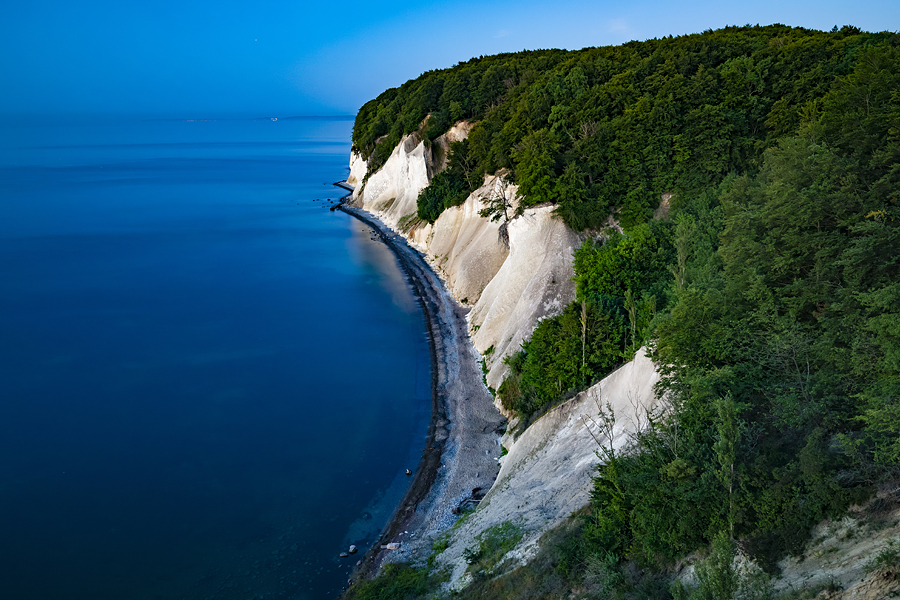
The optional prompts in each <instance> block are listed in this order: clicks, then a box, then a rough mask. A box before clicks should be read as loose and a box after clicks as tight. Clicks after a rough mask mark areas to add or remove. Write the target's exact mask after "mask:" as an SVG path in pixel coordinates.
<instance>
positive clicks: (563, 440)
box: [436, 350, 659, 587]
mask: <svg viewBox="0 0 900 600" xmlns="http://www.w3.org/2000/svg"><path fill="white" fill-rule="evenodd" d="M658 380H659V375H658V373H657V372H656V369H655V367H654V365H653V362H652V361H651V360H650V359H649V358H647V357H646V356H645V355H644V352H643V350H640V351H638V353H637V355H636V356H635V358H634V360H632V361H631V362H630V363H628V364H626V365H625V366H623V367H621V368H620V369H618V370H616V371H614V372H613V373H611V374H610V375H608V376H607V377H605V378H604V379H603V380H602V381H600V383H597V384H595V385H594V386H592V387H590V388H588V389H587V390H585V391H584V392H581V393H580V394H578V395H577V396H576V397H574V398H572V399H571V400H569V401H567V402H564V403H563V404H560V405H559V406H557V407H555V408H554V409H553V410H551V411H550V412H548V413H547V414H545V415H544V416H542V417H541V418H540V419H538V420H537V421H535V422H534V423H533V424H532V425H531V426H530V427H529V428H528V429H526V430H525V432H524V433H522V435H521V436H519V438H518V439H517V440H516V441H515V442H514V443H512V440H511V439H504V443H505V444H508V445H509V446H510V450H509V454H507V455H506V456H504V457H503V458H501V468H500V474H499V475H498V476H497V480H496V481H495V482H494V485H493V486H492V487H491V490H490V492H488V494H487V496H485V498H484V500H482V502H481V504H480V505H479V506H478V510H477V511H475V512H474V513H472V514H471V515H470V516H469V517H467V518H466V519H465V521H463V523H462V524H461V525H459V526H457V527H456V528H455V529H454V530H453V531H452V532H451V534H450V535H448V540H447V541H448V544H447V548H446V550H444V551H443V552H441V553H440V554H439V555H438V556H437V558H436V565H437V568H438V570H440V569H447V570H448V571H450V572H451V577H450V583H449V585H450V586H451V587H462V586H464V585H465V584H466V583H467V579H468V578H469V577H470V575H469V574H467V573H466V569H467V567H468V564H467V563H466V560H465V554H464V552H465V550H466V549H469V548H472V547H474V546H477V544H478V541H479V536H481V535H482V533H483V532H484V531H486V530H488V529H489V528H492V527H497V526H502V525H503V524H504V523H510V524H512V525H513V526H515V527H517V528H518V529H519V530H520V531H522V532H523V536H522V539H521V540H520V541H519V543H518V544H517V545H516V547H515V548H513V549H512V550H511V551H510V552H509V553H507V555H506V556H505V557H503V559H501V563H500V564H502V565H503V567H502V568H503V570H508V569H511V568H513V567H514V566H517V565H518V564H524V563H525V562H527V561H528V560H529V559H530V558H531V557H532V556H533V554H534V552H535V551H536V549H537V544H538V539H539V538H540V536H541V535H542V534H543V533H544V532H545V531H547V530H548V529H550V528H552V527H555V526H557V525H559V524H560V523H561V522H562V521H563V520H564V519H565V518H566V517H568V516H569V515H571V514H572V513H573V512H575V511H576V510H578V509H580V508H581V507H583V506H584V505H585V504H587V503H588V500H589V493H590V489H591V484H592V480H591V477H592V476H593V474H594V467H596V465H597V463H598V462H599V458H598V456H597V450H598V443H603V444H604V445H606V446H608V445H609V444H610V442H611V443H612V445H613V447H614V448H615V449H616V450H622V449H623V448H624V447H625V446H626V445H627V444H628V441H629V438H630V434H631V433H633V432H635V431H636V430H637V429H639V428H640V427H642V426H645V425H646V424H647V419H646V414H647V410H653V409H654V408H655V407H656V405H657V403H658V401H657V399H656V396H655V394H654V392H653V386H654V385H655V384H656V382H657V381H658ZM607 404H609V405H610V406H611V407H612V409H613V411H614V412H615V415H616V422H615V426H614V428H613V435H612V440H609V439H608V438H606V437H605V436H604V433H603V432H602V431H601V430H600V428H599V426H598V423H597V415H598V413H599V408H600V406H604V407H605V406H606V405H607Z"/></svg>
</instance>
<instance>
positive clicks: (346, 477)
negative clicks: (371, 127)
mask: <svg viewBox="0 0 900 600" xmlns="http://www.w3.org/2000/svg"><path fill="white" fill-rule="evenodd" d="M351 125H352V124H351V122H349V121H321V120H318V121H316V120H293V121H286V120H279V121H277V122H272V121H253V120H243V121H240V120H233V121H212V122H186V121H140V120H131V121H129V120H118V121H106V122H101V121H94V122H90V121H64V120H58V121H53V122H39V123H34V122H31V123H22V122H8V121H4V122H2V123H0V382H2V383H0V597H4V598H17V599H18V598H23V599H25V598H41V599H57V598H59V599H63V598H65V599H76V598H91V599H98V598H136V599H137V598H140V599H143V598H213V597H214V598H253V597H266V598H328V597H333V596H334V595H335V594H337V593H338V591H339V590H340V589H341V587H342V586H343V585H344V583H345V582H346V574H347V572H348V570H349V567H350V565H351V561H350V560H348V559H343V560H341V559H339V558H338V553H339V552H341V551H342V550H344V549H345V548H346V547H347V545H349V544H350V543H355V544H357V545H359V546H360V547H363V548H365V547H366V546H367V545H369V544H371V543H373V542H374V541H375V538H376V536H377V534H378V532H379V531H380V529H381V527H382V526H383V525H384V523H385V521H386V519H387V518H388V516H389V514H390V512H391V511H392V509H393V508H394V506H395V504H396V503H397V502H398V501H399V498H400V496H401V495H402V493H403V492H404V491H405V486H406V485H407V482H408V479H407V478H406V477H405V475H403V470H404V469H405V468H406V467H410V468H414V467H415V465H416V464H417V462H418V458H419V455H420V451H421V449H422V447H423V443H424V439H425V431H426V425H427V420H428V410H429V406H430V400H429V394H430V389H429V382H430V378H429V362H428V361H429V354H428V347H427V340H426V338H425V328H424V323H423V318H422V315H421V311H420V310H419V308H418V305H417V304H416V301H415V299H414V297H413V296H412V292H411V289H410V287H409V286H408V284H407V282H406V281H405V279H404V277H403V275H402V274H401V272H400V271H399V269H398V267H397V265H396V262H395V260H394V258H393V256H392V255H391V254H390V253H389V251H388V250H387V249H386V248H385V247H384V246H383V245H382V244H380V243H379V242H374V241H372V240H371V239H370V234H369V232H368V229H367V228H365V227H364V226H363V225H362V224H360V223H359V222H358V221H355V220H353V219H351V218H350V217H349V216H347V215H345V214H343V213H341V212H330V211H328V210H327V209H326V208H325V206H324V204H325V203H324V202H322V201H316V199H322V200H324V199H326V198H337V197H338V196H339V195H340V191H339V190H337V189H336V188H334V187H332V186H331V185H330V183H331V182H333V181H337V180H339V179H342V178H344V176H345V175H346V173H347V168H346V163H347V159H348V153H349V139H350V128H351ZM359 557H360V556H359V555H357V556H356V557H354V558H353V561H352V562H355V560H356V559H357V558H359Z"/></svg>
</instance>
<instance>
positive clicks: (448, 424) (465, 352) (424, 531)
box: [335, 182, 506, 581]
mask: <svg viewBox="0 0 900 600" xmlns="http://www.w3.org/2000/svg"><path fill="white" fill-rule="evenodd" d="M339 183H340V184H342V185H338V184H335V185H338V187H341V188H343V189H349V188H350V186H348V185H347V184H346V182H339ZM335 208H336V209H338V210H341V211H343V212H345V213H347V214H349V215H351V216H353V217H355V218H356V219H358V220H360V221H362V222H363V223H365V224H366V225H368V226H369V227H371V228H372V229H373V230H374V231H375V232H376V234H377V235H378V236H379V238H380V239H381V241H382V242H384V243H385V245H387V246H388V248H390V249H391V251H392V252H393V253H394V255H395V256H396V257H397V260H398V262H399V264H400V267H401V269H402V270H403V271H404V273H405V274H406V276H407V278H408V280H409V282H410V283H411V285H412V286H413V288H414V290H415V294H416V297H417V298H418V300H419V305H420V306H421V307H422V312H423V314H424V317H425V323H426V329H427V334H428V344H429V348H430V351H431V395H432V399H431V419H430V422H429V426H428V435H427V437H426V445H425V448H424V449H423V451H422V458H421V460H420V461H419V464H418V465H417V466H416V470H415V472H414V473H413V475H412V480H411V481H410V485H409V488H408V489H407V491H406V493H405V494H404V496H403V499H402V500H401V501H400V503H399V504H398V506H397V508H396V509H395V510H394V512H393V515H392V516H391V518H390V519H389V520H388V522H387V523H386V524H385V527H384V529H382V532H381V534H380V535H379V538H378V541H377V542H376V543H375V544H374V545H373V546H372V548H370V549H369V550H368V551H367V552H366V553H365V555H364V556H363V558H362V559H361V565H359V566H357V567H354V569H353V572H352V575H351V581H356V580H358V579H360V578H364V579H370V578H372V577H374V576H375V575H376V574H377V573H378V571H379V569H380V567H381V565H382V564H383V563H385V562H388V561H390V562H413V563H415V562H419V561H422V560H424V559H425V558H427V556H428V555H429V554H430V553H431V543H432V541H433V540H434V538H436V537H437V536H438V535H439V534H440V533H442V532H443V531H445V530H446V529H448V528H449V527H450V526H451V525H452V524H453V523H454V522H455V521H456V518H457V516H458V514H459V513H460V509H461V508H463V507H466V506H471V505H473V504H475V505H477V503H478V502H479V501H480V499H481V498H482V497H483V496H484V494H485V493H487V490H488V489H490V487H491V485H492V484H493V482H494V480H495V479H496V476H497V474H498V472H499V465H498V463H497V459H498V458H499V457H500V446H499V436H500V433H502V431H503V429H504V428H505V424H506V421H505V419H504V418H503V417H502V416H501V415H500V413H499V411H497V409H496V408H495V407H494V404H493V397H492V396H491V395H490V392H488V390H487V388H486V387H485V386H484V384H483V382H482V374H481V363H480V360H479V359H480V355H478V354H477V352H475V349H474V347H473V345H472V343H471V341H470V340H469V337H468V323H467V322H466V319H465V315H466V312H467V311H465V310H464V309H463V308H462V307H461V306H460V305H459V304H458V303H457V302H456V301H455V299H453V297H452V295H451V294H450V292H449V291H448V290H447V289H446V288H445V287H444V285H443V282H442V281H441V280H440V278H439V277H438V276H437V274H435V273H434V271H433V270H432V269H431V267H430V266H429V265H428V263H427V262H426V261H425V259H424V257H423V256H422V255H421V253H419V252H418V251H417V250H415V249H414V248H412V247H411V246H410V245H409V244H408V243H407V240H406V238H404V237H403V236H402V235H400V234H398V233H395V232H394V231H392V230H390V229H389V228H388V227H387V226H386V225H385V224H384V223H382V222H381V221H380V220H378V219H377V217H375V216H374V215H372V214H370V213H368V212H366V211H364V210H363V209H360V208H358V207H355V206H352V204H350V201H349V196H346V197H344V198H342V199H341V201H340V203H339V204H338V205H337V206H336V207H335ZM389 543H399V544H400V548H399V549H397V550H387V549H385V548H383V546H385V545H387V544H389Z"/></svg>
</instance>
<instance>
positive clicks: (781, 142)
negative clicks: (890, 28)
mask: <svg viewBox="0 0 900 600" xmlns="http://www.w3.org/2000/svg"><path fill="white" fill-rule="evenodd" d="M429 114H430V115H431V116H430V118H429V119H428V120H427V121H426V127H425V128H421V127H420V124H421V123H422V122H423V120H424V119H425V117H426V115H429ZM458 119H470V120H473V121H476V124H475V127H474V128H473V129H472V132H471V135H470V136H469V139H468V142H467V143H466V144H464V145H460V146H457V147H455V148H454V154H457V157H456V159H455V163H454V165H455V166H454V167H453V168H452V169H449V170H448V171H450V172H449V174H448V175H446V176H445V179H447V181H446V182H445V185H447V186H448V188H449V187H451V186H455V187H453V190H454V191H453V194H455V195H454V196H453V197H452V198H451V197H450V195H449V194H448V195H444V196H440V195H433V197H432V198H431V200H430V204H429V207H430V208H429V211H430V212H428V213H427V215H426V216H428V217H431V220H433V218H436V214H434V213H435V212H437V213H438V214H439V210H437V207H440V206H442V202H443V201H442V200H441V199H442V198H443V199H448V198H449V200H448V201H447V202H445V204H446V205H448V206H449V205H452V204H453V203H454V202H457V201H458V197H459V195H461V194H463V192H464V191H465V190H468V189H473V187H474V186H475V183H476V182H477V181H479V178H480V177H481V176H483V175H484V174H485V173H494V172H496V171H497V170H499V169H508V172H509V177H511V178H512V179H513V180H514V181H516V182H517V183H518V184H519V186H520V187H519V190H520V193H521V194H522V195H523V200H522V204H523V205H524V206H528V205H533V204H537V203H543V202H552V203H554V204H555V205H556V207H557V208H556V213H557V215H558V216H559V218H561V219H563V220H564V221H565V222H566V223H567V224H568V225H569V226H571V227H572V228H574V229H576V230H589V233H592V234H593V235H589V236H588V237H590V239H591V240H592V241H588V242H586V243H585V244H584V245H583V246H582V247H581V248H580V249H578V250H577V251H576V253H575V256H574V266H575V272H576V284H577V298H576V300H575V301H574V302H573V303H572V304H571V305H569V306H568V307H567V308H566V309H565V310H564V311H563V313H562V314H560V315H559V316H557V317H555V318H552V319H546V320H544V321H542V323H541V325H540V326H539V327H538V328H537V329H536V330H535V332H534V333H533V335H532V337H531V339H530V340H529V341H527V342H526V343H525V344H523V348H522V350H521V352H519V353H517V354H515V355H513V356H511V357H508V358H507V361H508V364H509V366H510V371H511V374H510V377H509V378H508V379H507V380H506V381H505V382H504V383H503V385H502V386H501V387H500V389H499V390H497V393H498V394H499V396H500V398H501V400H502V402H503V404H504V405H505V406H506V407H507V408H509V409H511V410H514V411H516V412H517V413H518V414H519V415H521V416H522V422H524V423H527V422H528V421H529V420H530V419H531V418H533V417H534V416H535V415H539V414H541V413H542V412H543V411H545V410H546V409H547V408H548V407H550V406H553V405H554V404H556V403H558V402H560V401H561V400H563V399H565V398H567V397H571V395H572V394H574V393H575V392H577V391H578V390H581V389H584V388H585V387H586V386H588V385H590V384H591V383H592V382H595V381H597V380H598V379H599V378H601V377H602V376H604V375H605V374H607V373H608V372H609V371H610V370H611V369H613V368H615V367H616V366H617V365H620V364H622V363H623V362H624V361H627V360H629V359H630V358H631V357H632V356H633V355H634V352H635V351H636V350H637V349H638V348H640V347H642V346H648V347H649V348H650V352H651V354H652V356H653V358H654V359H655V360H656V361H658V363H659V364H660V365H661V370H662V373H663V380H662V382H661V384H660V387H659V389H658V392H659V393H660V394H662V395H663V396H664V398H665V399H666V404H667V406H668V410H667V412H666V413H665V414H663V413H660V414H657V415H651V418H650V420H649V426H648V427H647V428H646V429H645V430H644V431H643V432H642V433H641V434H640V435H639V436H636V438H635V440H634V444H633V446H632V448H631V449H630V450H629V451H628V452H626V453H614V452H613V451H612V449H611V448H606V449H603V453H604V464H603V465H602V466H601V467H599V469H598V473H597V477H596V479H595V484H594V490H593V493H592V501H591V505H590V507H589V508H588V510H587V513H586V514H585V515H584V516H583V518H582V521H581V525H580V526H579V527H578V528H576V531H575V532H574V533H571V534H570V535H568V536H567V537H566V539H565V540H563V541H561V542H560V543H559V549H558V550H557V551H556V555H555V558H554V559H553V560H552V561H550V562H549V563H548V565H549V566H548V567H547V568H548V569H550V570H551V571H552V572H553V575H552V577H556V579H557V580H558V581H562V582H563V584H565V585H570V587H571V586H575V587H578V586H580V585H582V583H583V578H584V577H585V576H586V575H585V573H586V570H587V571H590V573H592V575H591V576H592V577H595V578H596V577H600V579H602V580H603V581H605V583H604V584H603V585H605V586H606V587H605V588H603V589H604V590H605V591H604V594H605V596H603V595H601V596H600V597H629V596H628V594H632V593H637V592H636V591H635V590H637V587H636V586H638V587H639V586H641V585H643V586H645V587H646V589H644V588H641V589H642V590H643V591H640V593H639V596H640V597H659V598H668V597H671V596H672V595H673V594H674V595H675V596H677V597H679V598H687V597H696V598H700V597H717V596H715V595H709V594H711V593H712V592H710V591H709V590H708V589H695V590H684V589H682V588H677V587H676V588H671V589H670V588H669V586H668V584H667V583H666V584H665V585H662V584H659V579H654V578H653V576H649V575H648V578H644V579H640V578H638V579H640V581H638V580H635V579H634V577H631V578H629V577H628V576H626V573H627V572H631V571H628V569H627V568H626V566H627V565H632V566H633V565H638V566H639V567H641V568H642V569H643V570H644V572H646V573H651V574H652V573H657V574H660V573H662V574H664V573H665V572H666V570H667V569H669V568H670V567H671V566H672V565H673V564H674V563H675V561H677V560H678V559H680V558H682V557H684V556H686V555H687V554H689V553H691V552H693V551H696V550H698V549H702V548H708V547H710V545H712V547H713V550H714V553H715V552H720V553H722V552H724V553H727V552H733V549H734V544H735V543H739V544H740V546H741V548H742V550H743V551H744V552H746V553H747V554H748V555H749V556H751V557H752V558H754V559H756V560H757V561H758V563H759V564H760V565H762V566H763V567H764V568H766V569H769V570H770V571H771V570H772V569H774V563H775V561H776V560H778V559H779V558H781V557H783V556H784V555H785V554H788V553H793V552H798V551H799V550H800V549H801V548H802V547H803V544H804V543H805V541H806V540H807V537H808V535H809V532H810V529H811V527H812V526H813V525H814V524H816V523H817V522H819V521H820V520H822V519H823V518H826V517H834V516H838V515H840V514H842V512H843V511H845V510H846V509H847V507H848V506H849V505H850V504H851V503H854V502H859V501H862V500H865V499H866V498H868V497H870V496H871V494H872V493H873V491H874V490H875V489H876V487H877V486H878V485H881V484H884V483H885V482H890V481H896V479H897V477H898V475H900V470H898V466H900V36H897V35H895V34H893V33H876V34H871V33H863V32H860V31H859V30H857V29H855V28H853V27H844V28H842V29H839V30H838V29H835V30H834V31H832V32H827V33H826V32H818V31H810V30H805V29H798V28H789V27H784V26H780V25H774V26H769V27H729V28H725V29H722V30H718V31H707V32H704V33H703V34H698V35H690V36H684V37H677V38H666V39H661V40H650V41H647V42H631V43H628V44H624V45H622V46H617V47H606V48H591V49H586V50H581V51H577V52H562V51H539V52H524V53H518V54H509V55H499V56H494V57H483V58H479V59H473V60H472V61H469V62H466V63H461V64H460V65H457V66H456V67H454V68H452V69H448V70H445V71H434V72H430V73H426V74H425V75H423V76H422V77H420V78H419V79H416V80H414V81H411V82H408V83H407V84H404V86H401V88H398V89H396V90H389V91H388V92H385V93H384V94H382V95H381V96H379V97H378V98H377V99H376V100H373V101H372V102H370V103H368V104H366V106H365V107H364V108H363V110H362V111H360V115H359V117H358V118H357V122H356V126H355V128H354V140H353V141H354V147H355V148H356V149H357V150H358V151H360V152H362V153H363V155H364V156H368V157H369V158H370V160H371V161H372V163H371V164H373V165H377V164H379V161H383V160H384V159H385V158H386V156H387V153H389V152H390V149H391V148H392V147H393V146H392V145H393V144H396V143H397V142H398V141H399V139H400V136H401V135H403V134H405V133H410V132H413V131H418V132H419V135H422V136H423V137H424V138H427V139H434V137H436V136H437V135H439V134H440V133H442V132H443V131H444V130H446V128H447V127H448V126H449V124H450V123H451V122H453V121H456V120H458ZM389 125H390V126H389ZM385 136H386V137H385ZM473 174H474V177H473ZM432 193H434V190H433V192H432ZM662 194H673V195H672V196H671V211H670V212H669V214H668V216H667V217H666V218H658V219H655V218H653V211H654V209H655V208H656V207H657V205H658V204H659V200H660V198H661V195H662ZM426 200H428V199H427V198H426ZM420 208H421V207H420ZM610 214H613V215H614V216H615V218H616V219H617V221H618V224H619V225H620V228H619V229H617V230H604V229H603V227H602V226H603V224H604V222H606V221H607V219H608V217H609V216H610ZM615 418H616V415H613V414H610V413H605V414H603V415H601V421H603V422H611V421H612V420H614V419H615ZM628 568H631V567H628ZM598 573H599V575H598ZM520 576H522V577H524V576H525V574H524V572H523V573H520ZM529 577H532V576H529ZM547 577H551V576H550V575H548V576H547ZM604 578H605V579H604ZM420 583H421V581H420ZM563 584H559V585H563ZM503 585H506V584H503ZM565 585H563V587H565ZM492 586H493V587H492ZM500 587H502V586H501V584H500V583H494V584H488V583H486V582H480V583H478V584H477V585H476V586H475V588H473V589H476V588H477V589H478V590H479V593H485V594H488V596H489V595H490V594H489V593H488V592H489V591H490V589H495V590H499V589H500ZM539 587H540V586H537V587H535V588H534V589H537V588H539ZM702 587H703V586H702V585H701V588H702ZM560 589H562V588H560ZM520 591H521V590H520ZM532 592H533V593H534V595H531V596H529V595H528V594H527V593H525V592H522V593H518V592H517V594H518V595H517V597H555V596H554V595H552V594H549V595H540V594H538V593H537V592H535V591H534V590H532ZM496 593H499V592H496ZM529 593H531V592H529ZM473 597H474V596H473ZM496 597H507V596H503V595H498V596H496ZM635 597H637V596H635ZM728 597H730V596H728ZM747 597H750V596H747ZM759 597H766V596H759Z"/></svg>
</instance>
